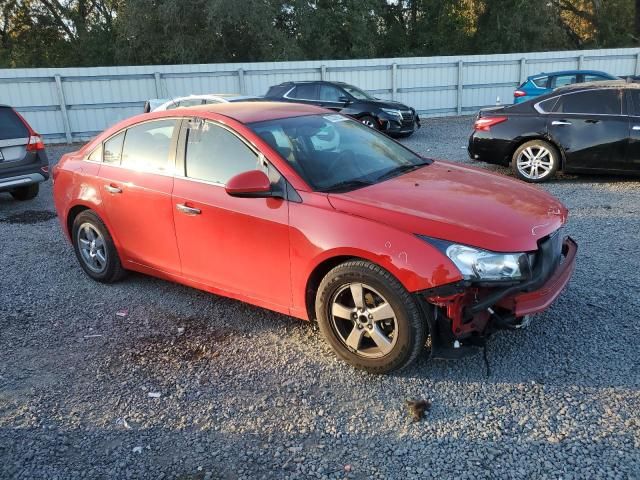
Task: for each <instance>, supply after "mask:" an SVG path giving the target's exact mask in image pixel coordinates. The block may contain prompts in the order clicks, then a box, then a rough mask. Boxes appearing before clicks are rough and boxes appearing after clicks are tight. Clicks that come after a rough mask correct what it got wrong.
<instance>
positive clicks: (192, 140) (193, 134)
mask: <svg viewBox="0 0 640 480" xmlns="http://www.w3.org/2000/svg"><path fill="white" fill-rule="evenodd" d="M185 164H186V165H185V166H186V175H187V177H189V178H194V179H197V180H205V181H207V182H212V183H219V184H222V185H224V184H226V183H227V181H228V180H229V179H230V178H231V177H233V176H235V175H237V174H239V173H243V172H247V171H249V170H256V169H258V168H260V159H259V158H258V156H257V155H256V154H255V153H254V152H253V150H251V149H250V148H249V147H248V146H247V145H246V144H245V143H244V142H243V141H242V140H240V138H238V137H237V136H236V135H235V134H233V133H231V132H230V131H229V130H227V129H226V128H223V127H220V126H218V125H216V124H214V123H211V122H201V121H199V122H191V125H190V126H189V131H188V136H187V146H186V155H185Z"/></svg>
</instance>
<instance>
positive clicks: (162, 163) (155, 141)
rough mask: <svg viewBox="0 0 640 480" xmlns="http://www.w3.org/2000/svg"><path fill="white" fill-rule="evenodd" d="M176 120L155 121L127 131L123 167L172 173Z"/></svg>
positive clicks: (123, 150)
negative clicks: (172, 148) (172, 149)
mask: <svg viewBox="0 0 640 480" xmlns="http://www.w3.org/2000/svg"><path fill="white" fill-rule="evenodd" d="M175 127H176V120H154V121H152V122H145V123H142V124H140V125H136V126H135V127H131V128H129V129H128V130H127V133H126V136H125V138H124V146H123V148H122V165H123V166H124V167H128V168H131V169H134V170H143V171H153V172H159V173H166V172H170V171H171V170H172V169H170V168H169V167H170V166H169V160H170V155H169V153H170V150H171V139H172V138H173V132H174V130H175Z"/></svg>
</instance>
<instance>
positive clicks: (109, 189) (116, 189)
mask: <svg viewBox="0 0 640 480" xmlns="http://www.w3.org/2000/svg"><path fill="white" fill-rule="evenodd" d="M104 189H105V190H106V191H107V192H109V193H122V189H121V188H120V187H116V186H115V185H105V186H104Z"/></svg>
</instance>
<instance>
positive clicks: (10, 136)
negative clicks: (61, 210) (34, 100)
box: [0, 105, 49, 200]
mask: <svg viewBox="0 0 640 480" xmlns="http://www.w3.org/2000/svg"><path fill="white" fill-rule="evenodd" d="M48 178H49V162H48V160H47V154H46V152H45V149H44V143H43V142H42V138H41V137H40V135H38V134H37V133H36V132H34V131H33V129H32V128H31V127H30V126H29V124H28V123H27V121H26V120H25V119H24V118H23V117H22V116H21V115H20V114H19V113H18V112H16V111H15V110H13V109H12V108H11V107H7V106H5V105H0V192H9V193H11V195H12V196H13V198H15V199H16V200H30V199H32V198H35V197H36V196H37V195H38V190H39V185H40V183H41V182H44V181H45V180H47V179H48Z"/></svg>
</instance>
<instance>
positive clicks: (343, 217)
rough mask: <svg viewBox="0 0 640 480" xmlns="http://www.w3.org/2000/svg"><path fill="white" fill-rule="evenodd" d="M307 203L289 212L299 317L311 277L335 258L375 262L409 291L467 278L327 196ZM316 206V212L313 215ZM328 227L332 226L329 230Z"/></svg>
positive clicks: (429, 250)
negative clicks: (332, 203) (339, 206)
mask: <svg viewBox="0 0 640 480" xmlns="http://www.w3.org/2000/svg"><path fill="white" fill-rule="evenodd" d="M303 202H304V204H305V207H304V208H300V204H296V203H292V204H290V209H289V218H290V244H291V284H292V286H293V291H292V311H294V312H299V311H303V310H304V311H306V310H305V308H306V286H307V283H308V281H309V278H310V276H311V274H312V273H313V272H314V270H315V269H316V267H318V266H319V265H320V264H322V263H323V262H325V261H327V260H329V259H331V258H336V257H358V258H362V259H365V260H368V261H370V262H373V263H375V264H377V265H379V266H381V267H382V268H384V269H386V270H387V271H389V272H390V273H391V274H392V275H394V276H395V277H396V278H397V279H398V281H399V282H400V283H401V284H402V285H403V286H404V287H405V288H406V289H407V290H408V291H410V292H416V291H420V290H426V289H429V288H433V287H436V286H439V285H443V284H446V283H452V282H456V281H458V280H461V278H462V277H461V275H460V272H459V270H458V269H457V268H456V267H455V265H453V263H452V262H451V261H450V260H449V259H448V258H447V257H446V256H445V255H443V254H442V253H441V252H440V251H438V250H437V249H436V248H435V247H433V246H431V245H429V244H428V243H426V242H425V241H424V240H421V239H420V238H418V237H417V236H416V235H413V234H412V233H406V232H403V231H400V230H398V229H396V228H394V227H391V226H388V225H384V224H381V223H378V222H375V221H372V220H369V219H366V218H362V217H357V216H354V215H349V214H347V213H344V212H340V211H337V210H334V209H333V207H331V206H330V205H329V202H328V200H327V198H326V196H325V195H321V194H317V193H311V194H308V193H304V198H303ZM312 206H315V207H317V208H316V209H315V211H314V212H313V215H310V214H309V208H310V207H312ZM326 225H332V228H331V230H330V231H328V230H327V228H326V227H325V226H326ZM302 232H305V233H304V234H303V233H302ZM305 315H306V314H305ZM296 316H297V315H296Z"/></svg>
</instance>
